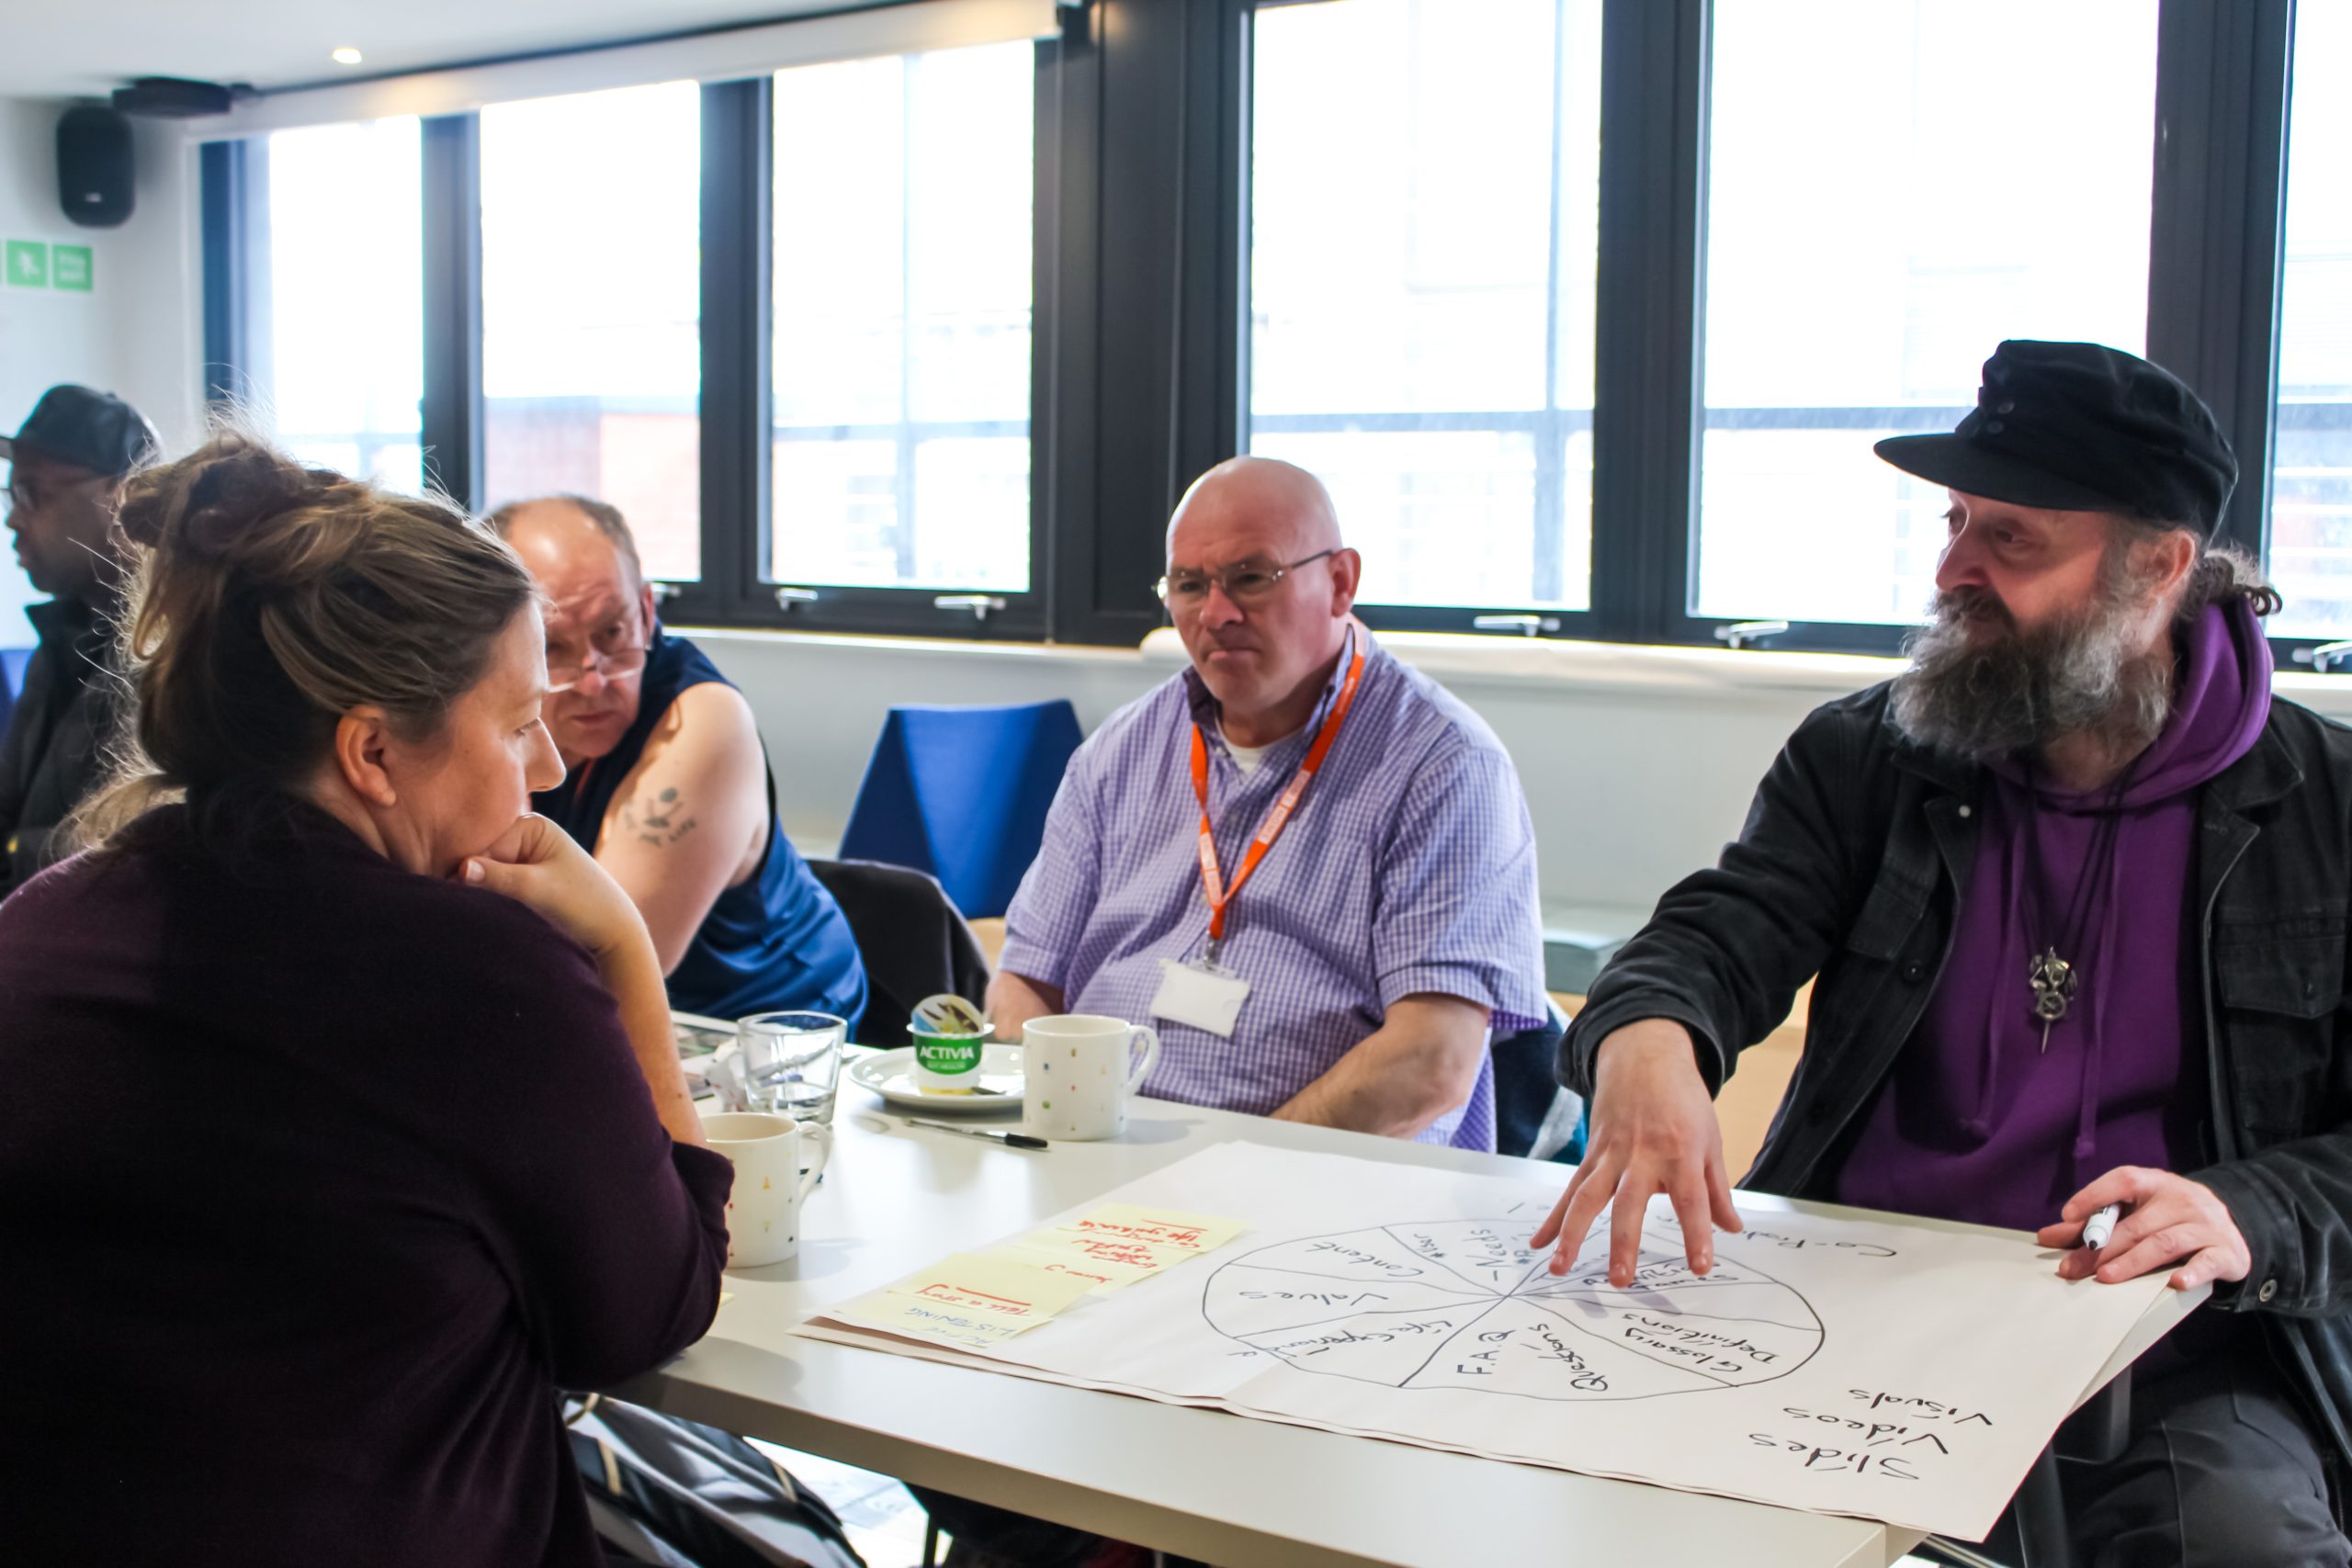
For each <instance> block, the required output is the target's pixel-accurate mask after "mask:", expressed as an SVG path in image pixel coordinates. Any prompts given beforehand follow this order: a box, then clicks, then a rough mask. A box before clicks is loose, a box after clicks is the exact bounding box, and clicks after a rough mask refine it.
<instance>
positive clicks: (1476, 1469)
mask: <svg viewBox="0 0 2352 1568" xmlns="http://www.w3.org/2000/svg"><path fill="white" fill-rule="evenodd" d="M978 1124H981V1125H1002V1124H1003V1122H1001V1121H991V1122H980V1123H978ZM834 1134H835V1140H836V1145H835V1148H834V1151H833V1158H832V1163H831V1168H830V1171H829V1174H828V1176H827V1178H826V1179H825V1181H824V1182H823V1184H822V1185H821V1186H820V1187H819V1188H818V1190H817V1191H816V1193H815V1194H814V1195H813V1196H812V1197H811V1198H810V1200H809V1206H808V1210H807V1213H806V1217H805V1220H804V1223H803V1226H802V1233H801V1234H802V1241H801V1248H800V1255H799V1257H798V1258H795V1259H793V1260H792V1261H790V1262H787V1263H781V1264H777V1265H775V1266H774V1267H771V1268H767V1269H746V1270H742V1271H740V1272H735V1273H730V1274H729V1276H728V1281H727V1289H728V1290H729V1291H731V1292H733V1299H732V1300H730V1301H729V1302H728V1303H726V1304H725V1305H723V1306H721V1307H720V1308H719V1312H718V1321H717V1322H716V1323H715V1324H714V1325H712V1326H711V1330H710V1333H709V1334H708V1335H707V1337H705V1338H704V1339H703V1340H702V1341H701V1343H699V1344H697V1345H695V1347H694V1348H692V1349H690V1350H688V1351H687V1352H686V1353H685V1354H684V1356H682V1357H680V1358H679V1359H677V1360H675V1361H673V1362H672V1363H671V1364H670V1365H669V1366H667V1367H665V1368H663V1369H662V1370H661V1371H657V1372H653V1373H650V1374H648V1375H647V1376H645V1377H643V1378H640V1379H638V1380H636V1381H635V1382H632V1383H630V1384H628V1385H627V1386H625V1387H623V1388H620V1389H618V1390H616V1391H615V1392H616V1393H619V1394H620V1395H621V1396H623V1397H625V1398H628V1399H632V1400H636V1401H638V1402H639V1403H640V1404H648V1405H651V1406H653V1407H654V1408H656V1409H660V1410H666V1411H670V1412H673V1413H674V1414H676V1415H679V1416H687V1417H689V1418H691V1419H695V1420H699V1421H707V1422H708V1423H710V1424H711V1425H713V1426H717V1427H725V1428H726V1429H728V1430H729V1431H734V1432H741V1433H742V1434H744V1435H746V1436H748V1437H755V1438H767V1439H769V1440H770V1441H773V1442H777V1443H783V1444H786V1445H787V1446H790V1447H792V1448H797V1449H801V1450H807V1451H809V1452H811V1453H819V1454H823V1455H825V1456H827V1457H828V1458H831V1459H836V1460H840V1461H844V1462H846V1463H849V1464H854V1465H861V1466H864V1467H865V1468H866V1469H869V1470H876V1471H880V1472H884V1473H885V1474H889V1475H895V1476H898V1477H899V1478H900V1479H902V1480H906V1481H911V1482H915V1483H919V1484H922V1485H928V1486H934V1487H937V1488H939V1489H940V1490H942V1491H945V1492H950V1493H954V1494H956V1495H960V1496H967V1497H973V1498H977V1499H978V1500H980V1501H983V1502H989V1503H993V1504H997V1505H999V1506H1003V1507H1008V1508H1015V1509H1019V1510H1020V1511H1022V1512H1023V1513H1026V1514H1033V1515H1036V1516H1038V1517H1044V1518H1049V1519H1057V1520H1059V1521H1061V1522H1063V1523H1065V1524H1070V1525H1075V1526H1078V1527H1080V1528H1081V1529H1090V1530H1096V1531H1100V1532H1101V1533H1103V1534H1105V1535H1110V1536H1114V1537H1117V1538H1119V1539H1121V1540H1132V1541H1136V1542H1137V1543H1139V1544H1142V1545H1146V1546H1150V1547H1156V1548H1158V1549H1159V1550H1161V1551H1171V1552H1176V1553H1179V1554H1181V1555H1183V1556H1186V1557H1192V1558H1197V1559H1200V1560H1201V1561H1203V1562H1210V1563H1215V1564H1217V1565H1218V1568H1342V1565H1344V1568H1367V1565H1372V1564H1379V1565H1383V1568H1460V1565H1462V1564H1464V1563H1482V1564H1483V1563H1531V1564H1532V1563H1544V1564H1554V1563H1560V1564H1565V1563H1607V1564H1623V1563H1634V1562H1638V1563H1643V1564H1645V1565H1649V1568H1665V1565H1667V1564H1675V1563H1686V1562H1687V1563H1694V1564H1720V1563H1739V1564H1742V1565H1743V1568H1749V1565H1754V1568H1761V1565H1765V1564H1782V1563H1785V1564H1790V1565H1791V1568H1885V1565H1886V1564H1888V1563H1891V1562H1894V1561H1895V1560H1896V1559H1897V1558H1899V1557H1901V1556H1902V1555H1903V1554H1904V1553H1905V1552H1906V1551H1909V1550H1910V1549H1911V1548H1912V1547H1913V1546H1914V1545H1916V1544H1917V1541H1918V1540H1919V1537H1918V1535H1917V1532H1915V1531H1909V1530H1903V1529H1892V1528H1889V1527H1887V1526H1884V1525H1880V1524H1876V1523H1872V1522H1871V1521H1868V1520H1861V1519H1847V1518H1836V1517H1829V1516H1826V1515H1818V1514H1805V1513H1800V1512H1797V1511H1795V1510H1792V1509H1785V1508H1772V1507H1767V1506H1762V1505H1760V1504H1754V1503H1741V1502H1735V1501H1732V1500H1730V1499H1728V1498H1721V1497H1708V1496H1701V1495H1694V1494H1691V1493H1682V1492H1671V1491H1668V1490H1666V1489H1664V1488H1660V1487H1652V1486H1643V1485H1639V1484H1636V1483H1631V1482H1623V1481H1608V1480H1600V1479H1596V1478H1592V1477H1587V1476H1581V1475H1573V1474H1570V1473H1568V1472H1565V1471H1557V1470H1546V1469H1544V1468H1541V1467H1538V1466H1534V1465H1521V1464H1506V1463H1502V1462H1499V1461H1492V1460H1482V1459H1475V1458H1471V1457H1469V1456H1466V1455H1462V1454H1449V1453H1440V1452H1438V1451H1436V1450H1430V1449H1419V1448H1414V1447H1412V1446H1410V1445H1408V1444H1404V1443H1393V1442H1385V1441H1381V1440H1378V1439H1374V1438H1355V1437H1347V1436H1343V1435H1340V1434H1338V1433H1333V1432H1321V1431H1314V1430H1310V1429H1308V1428H1306V1427H1288V1426H1283V1425H1281V1424H1279V1423H1276V1422H1272V1421H1258V1420H1251V1419H1250V1418H1248V1417H1245V1416H1232V1415H1227V1414H1226V1413H1224V1412H1221V1411H1213V1410H1200V1409H1192V1408H1187V1407H1184V1406H1180V1405H1173V1404H1160V1403H1158V1402H1156V1401H1153V1400H1148V1399H1137V1398H1129V1397H1126V1396H1125V1395H1121V1394H1114V1393H1097V1392H1094V1391H1091V1390H1087V1389H1078V1388H1068V1387H1063V1386H1060V1385H1058V1384H1054V1383H1046V1382H1035V1381H1032V1380H1030V1379H1026V1378H1020V1377H1013V1376H1009V1375H1004V1374H1000V1373H993V1372H983V1371H971V1370H968V1369H966V1368H961V1367H948V1366H941V1365H938V1364H936V1363H933V1362H929V1361H922V1360H917V1359H912V1358H910V1357H905V1356H892V1355H886V1354H880V1353H877V1352H875V1351H872V1350H862V1349H856V1348H852V1347H849V1346H844V1345H830V1344H824V1343H821V1342H820V1341H816V1340H810V1339H803V1338H801V1337H797V1335H795V1334H793V1333H792V1332H791V1331H792V1328H793V1327H794V1325H797V1324H798V1323H799V1322H801V1321H802V1320H803V1319H804V1318H806V1317H808V1316H809V1314H811V1313H813V1312H815V1311H817V1310H818V1309H820V1308H821V1307H823V1306H825V1305H827V1304H828V1303H833V1302H837V1301H841V1300H843V1299H846V1298H847V1297H850V1296H854V1295H856V1294H859V1293H860V1292H865V1291H869V1290H873V1289H876V1287H878V1286H882V1285H885V1284H888V1282H889V1281H890V1280H895V1279H897V1278H899V1276H901V1275H904V1274H907V1273H909V1272H911V1271H912V1270H914V1269H919V1268H921V1267H922V1266H923V1265H924V1264H927V1263H931V1262H934V1261H936V1260H937V1259H939V1258H942V1257H944V1256H945V1255H946V1254H948V1253H950V1252H953V1251H956V1250H958V1249H960V1248H965V1247H976V1246H980V1245H983V1244H986V1243H988V1242H991V1241H994V1240H996V1239H998V1238H1000V1237H1001V1236H1004V1235H1009V1234H1010V1233H1012V1232H1014V1231H1017V1230H1020V1229H1022V1228H1023V1227H1024V1226H1027V1225H1029V1224H1035V1222H1037V1221H1039V1220H1042V1219H1045V1218H1046V1217H1047V1216H1049V1215H1052V1214H1055V1213H1060V1212H1061V1211H1063V1210H1065V1209H1069V1208H1070V1207H1073V1206H1074V1205H1077V1204H1080V1203H1083V1202H1085V1201H1089V1200H1090V1199H1092V1198H1095V1197H1098V1196H1100V1195H1101V1194H1103V1193H1104V1192H1107V1191H1109V1190H1111V1189H1113V1188H1114V1187H1117V1186H1120V1185H1122V1184H1123V1183H1125V1182H1128V1181H1131V1180H1133V1179H1136V1178H1137V1177H1139V1176H1143V1175H1145V1174H1147V1173H1148V1172H1150V1171H1152V1170H1155V1169H1158V1168H1159V1167H1161V1166H1164V1165H1168V1164H1170V1163H1172V1162H1173V1161H1175V1160H1177V1159H1180V1158H1182V1156H1185V1155H1188V1154H1190V1153H1192V1152H1193V1151H1194V1150H1196V1149H1199V1148H1201V1147H1203V1146H1204V1145H1209V1144H1216V1143H1223V1142H1226V1141H1227V1140H1230V1139H1235V1138H1247V1139H1250V1140H1253V1141H1255V1142H1258V1143H1262V1144H1272V1145H1279V1146H1282V1147H1286V1148H1295V1149H1305V1150H1323V1151H1329V1152H1330V1153H1334V1154H1346V1155H1353V1156H1359V1157H1369V1158H1375V1159H1387V1160H1394V1161H1398V1162H1402V1163H1408V1164H1415V1165H1426V1166H1433V1167H1439V1168H1450V1169H1455V1170H1464V1171H1472V1172H1482V1173H1486V1174H1489V1175H1516V1176H1518V1177H1520V1178H1521V1179H1524V1178H1525V1176H1526V1175H1527V1165H1526V1162H1524V1161H1520V1160H1512V1159H1505V1158H1502V1157H1500V1156H1493V1155H1475V1154H1467V1153H1464V1152H1462V1151H1459V1150H1453V1149H1441V1148H1432V1147H1428V1146H1424V1145H1417V1144H1404V1143H1398V1142H1397V1141H1395V1140H1392V1139H1385V1138H1374V1137H1370V1136H1366V1135H1364V1134H1355V1133H1339V1132H1333V1131H1330V1130H1329V1129H1328V1128H1321V1127H1304V1126H1298V1125H1295V1124H1293V1123H1291V1122H1273V1121H1268V1120H1266V1119H1264V1118H1262V1117H1256V1116H1241V1115H1236V1114H1233V1113H1231V1112H1227V1111H1207V1110H1202V1109H1200V1108H1198V1107H1194V1106H1186V1105H1177V1104H1173V1103H1170V1102H1167V1101H1162V1100H1138V1101H1136V1110H1135V1112H1134V1115H1133V1117H1132V1118H1131V1121H1130V1124H1129V1126H1128V1129H1127V1132H1126V1134H1125V1136H1124V1137H1123V1138H1121V1139H1120V1140H1118V1141H1117V1142H1114V1143H1101V1144H1069V1143H1060V1144H1056V1145H1054V1146H1053V1148H1052V1149H1050V1150H1048V1151H1045V1152H1042V1153H1039V1152H1031V1151H1024V1150H1019V1149H1010V1148H1005V1147H1002V1146H1000V1145H994V1144H990V1143H988V1142H985V1141H983V1140H981V1139H978V1138H968V1137H962V1136H959V1135H957V1134H953V1133H941V1132H933V1131H930V1130H928V1129H925V1128H921V1127H910V1126H909V1125H907V1124H906V1122H905V1121H904V1119H903V1117H901V1116H900V1115H899V1114H898V1113H896V1112H892V1111H885V1110H884V1109H883V1108H882V1107H880V1106H879V1105H878V1103H877V1102H876V1101H875V1100H873V1099H872V1098H871V1097H870V1096H867V1095H866V1094H865V1093H864V1092H863V1091H862V1090H859V1089H854V1088H853V1087H851V1086H849V1085H847V1084H844V1085H843V1086H842V1103H841V1110H840V1113H839V1116H838V1118H837V1120H836V1122H835V1129H834ZM1542 1169H1543V1170H1544V1172H1545V1173H1546V1174H1547V1176H1551V1177H1555V1178H1557V1177H1561V1176H1562V1174H1563V1171H1564V1168H1562V1167H1558V1166H1547V1167H1543V1168H1542ZM1740 1203H1741V1212H1742V1213H1743V1214H1745V1215H1747V1216H1748V1217H1750V1218H1751V1219H1753V1217H1754V1216H1756V1215H1758V1214H1767V1213H1784V1212H1788V1211H1791V1210H1796V1211H1800V1212H1808V1213H1838V1212H1839V1211H1838V1210H1835V1209H1833V1208H1831V1207H1829V1206H1827V1205H1820V1204H1800V1203H1792V1202H1789V1201H1786V1200H1783V1199H1778V1198H1770V1197H1765V1196H1762V1195H1759V1194H1753V1193H1742V1194H1741V1195H1740ZM1873 1217H1874V1218H1881V1219H1883V1218H1886V1216H1883V1215H1878V1216H1873ZM1903 1223H1905V1224H1919V1225H1924V1226H1928V1227H1929V1228H1962V1227H1947V1226H1943V1225H1942V1223H1941V1222H1934V1221H1905V1222H1903ZM2194 1304H2195V1303H2194V1301H2193V1300H2184V1299H2180V1298H2177V1297H2169V1296H2168V1297H2167V1298H2166V1303H2165V1308H2164V1309H2163V1310H2162V1311H2161V1312H2160V1313H2156V1314H2151V1316H2150V1318H2149V1320H2147V1321H2144V1322H2143V1324H2142V1325H2141V1329H2142V1332H2141V1333H2140V1334H2139V1335H2138V1336H2136V1337H2134V1339H2133V1340H2132V1341H2131V1343H2129V1344H2127V1345H2126V1346H2125V1347H2124V1348H2123V1350H2122V1351H2120V1352H2119V1354H2118V1356H2117V1358H2116V1359H2115V1361H2114V1362H2112V1363H2111V1364H2110V1368H2109V1371H2110V1372H2111V1371H2115V1370H2120V1368H2121V1367H2122V1366H2124V1365H2127V1364H2128V1363H2129V1362H2130V1360H2131V1358H2132V1357H2133V1356H2136V1355H2137V1354H2138V1353H2139V1352H2140V1351H2142V1350H2143V1349H2145V1348H2147V1346H2148V1345H2150V1344H2153V1343H2154V1340H2155V1339H2156V1337H2158V1336H2159V1335H2160V1334H2161V1333H2162V1331H2163V1329H2164V1328H2165V1327H2168V1326H2169V1325H2170V1324H2171V1322H2172V1321H2174V1320H2175V1319H2176V1318H2177V1316H2178V1315H2179V1314H2181V1313H2185V1312H2187V1311H2188V1308H2189V1307H2190V1306H2192V1305H2194Z"/></svg>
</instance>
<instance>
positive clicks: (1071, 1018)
mask: <svg viewBox="0 0 2352 1568" xmlns="http://www.w3.org/2000/svg"><path fill="white" fill-rule="evenodd" d="M1137 1040H1141V1041H1142V1042H1143V1059H1142V1060H1141V1061H1139V1062H1137V1061H1132V1060H1131V1058H1132V1056H1133V1055H1134V1047H1135V1043H1136V1041H1137ZM1021 1043H1022V1050H1021V1061H1022V1072H1023V1077H1024V1078H1025V1080H1026V1081H1025V1082H1024V1084H1023V1103H1022V1111H1021V1130H1022V1131H1023V1132H1024V1133H1027V1134H1030V1135H1031V1136H1032V1137H1038V1138H1066V1139H1070V1140H1073V1141H1080V1142H1082V1141H1085V1140H1089V1139H1093V1138H1115V1137H1117V1136H1118V1135H1119V1134H1121V1133H1123V1132H1125V1131H1126V1126H1127V1096H1129V1095H1131V1094H1133V1093H1134V1092H1135V1091H1136V1085H1137V1084H1139V1083H1141V1082H1143V1080H1144V1075H1145V1074H1147V1073H1148V1072H1150V1071H1151V1067H1152V1064H1153V1063H1155V1062H1157V1061H1159V1034H1158V1033H1157V1032H1154V1031H1153V1030H1152V1029H1151V1027H1150V1026H1149V1025H1148V1024H1141V1023H1129V1022H1128V1021H1126V1020H1125V1019H1123V1018H1103V1017H1099V1016H1097V1015H1095V1014H1093V1013H1083V1012H1073V1013H1060V1014H1057V1015H1055V1016H1054V1017H1051V1018H1033V1019H1031V1020H1030V1021H1029V1022H1028V1024H1027V1026H1026V1027H1025V1028H1023V1031H1022V1034H1021Z"/></svg>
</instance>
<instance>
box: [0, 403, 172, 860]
mask: <svg viewBox="0 0 2352 1568" xmlns="http://www.w3.org/2000/svg"><path fill="white" fill-rule="evenodd" d="M155 449H156V440H155V432H154V428H153V426H152V425H150V424H149V423H147V422H146V420H145V419H143V418H141V416H140V413H139V411H138V410H136V409H134V408H132V407H131V406H130V404H129V403H126V402H124V401H123V400H121V399H120V398H117V397H114V396H111V395H110V394H108V393H106V392H94V391H92V390H91V389H89V388H87V387H74V386H62V387H51V389H49V390H48V391H46V392H43V393H42V394H41V398H40V402H38V403H35V404H34V405H33V412H32V413H31V414H30V415H29V416H28V418H27V419H26V420H25V423H24V428H23V429H21V430H19V431H17V434H16V436H15V437H14V438H13V439H9V438H6V437H0V458H6V460H7V462H8V531H9V533H11V534H13V535H15V536H16V545H17V564H18V565H19V566H21V567H23V568H24V570H25V575H26V576H27V577H28V578H30V579H31V580H32V584H33V586H34V587H35V588H38V589H40V591H41V592H44V593H47V594H49V595H51V598H50V602H49V603H48V604H35V605H32V606H30V607H29V608H28V609H27V610H26V612H25V614H26V615H27V616H28V618H29V619H30V620H31V621H32V624H33V630H34V632H35V633H36V634H38V635H39V637H40V648H39V649H36V650H35V651H34V653H33V657H32V660H31V662H30V663H28V665H27V666H26V667H25V689H24V692H23V693H22V694H20V695H19V696H18V698H17V712H16V716H15V717H14V718H13V719H12V720H11V721H10V723H9V726H8V738H7V742H6V747H5V749H0V851H5V858H4V859H0V897H6V896H7V895H8V894H10V893H12V892H14V891H15V890H16V889H17V886H19V885H21V884H22V883H23V882H24V881H25V880H26V879H27V878H28V877H30V876H31V875H32V874H34V873H35V872H37V871H39V870H40V869H41V868H42V867H43V866H45V865H47V864H49V863H51V861H53V860H56V859H58V858H60V856H61V855H62V852H63V851H64V849H65V845H64V844H63V842H62V840H60V839H59V837H58V834H57V829H58V827H59V825H60V824H61V823H62V822H63V821H64V819H65V818H66V815H67V814H68V813H69V812H71V811H72V810H73V809H74V807H76V806H78V805H80V804H81V802H82V800H83V798H84V797H85V795H89V794H90V793H91V792H92V791H93V790H94V789H96V787H97V785H98V784H99V783H100V780H101V775H102V774H103V773H104V771H105V766H106V759H105V756H104V753H103V747H104V744H105V740H106V737H107V716H108V715H109V713H110V712H111V704H112V700H113V698H112V692H111V687H112V684H113V674H112V672H113V671H114V668H115V660H114V652H113V635H114V627H113V624H112V615H113V612H114V608H115V604H116V603H117V601H118V600H119V597H120V594H121V575H122V564H121V557H120V556H119V554H118V553H117V547H118V545H119V543H120V539H119V534H118V532H117V530H116V528H115V513H116V510H117V509H118V508H119V506H120V505H121V503H122V483H123V480H124V479H127V478H129V477H130V473H131V470H133V469H134V468H139V467H140V466H141V465H142V464H144V463H146V462H148V461H150V460H151V459H152V458H153V457H154V455H155Z"/></svg>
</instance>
